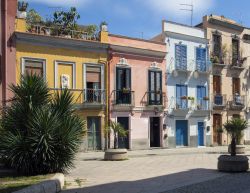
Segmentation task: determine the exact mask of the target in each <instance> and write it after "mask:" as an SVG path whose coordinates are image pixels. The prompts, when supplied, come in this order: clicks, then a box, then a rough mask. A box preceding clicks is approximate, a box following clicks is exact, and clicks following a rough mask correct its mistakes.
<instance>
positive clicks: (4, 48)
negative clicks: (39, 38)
mask: <svg viewBox="0 0 250 193" xmlns="http://www.w3.org/2000/svg"><path fill="white" fill-rule="evenodd" d="M3 2H4V10H3V13H2V14H3V15H2V16H3V18H4V20H3V22H4V23H3V26H4V30H3V36H2V49H3V53H2V54H3V60H2V61H3V64H2V76H3V77H2V105H3V107H4V106H5V105H6V79H7V77H6V76H7V73H6V66H7V0H5V1H3Z"/></svg>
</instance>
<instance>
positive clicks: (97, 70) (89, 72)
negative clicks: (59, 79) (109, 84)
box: [85, 66, 102, 103]
mask: <svg viewBox="0 0 250 193" xmlns="http://www.w3.org/2000/svg"><path fill="white" fill-rule="evenodd" d="M101 94H102V92H101V67H98V66H87V67H86V90H85V95H86V97H85V100H86V102H89V103H100V102H101Z"/></svg>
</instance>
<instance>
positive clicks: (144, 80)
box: [108, 34, 167, 149]
mask: <svg viewBox="0 0 250 193" xmlns="http://www.w3.org/2000/svg"><path fill="white" fill-rule="evenodd" d="M109 44H110V49H109V78H108V83H109V116H110V119H111V120H112V121H115V122H119V123H120V124H122V125H123V126H124V128H125V129H126V130H128V135H127V137H125V138H120V137H119V140H118V141H119V147H120V148H128V149H148V148H150V147H165V146H166V143H165V138H166V137H165V134H166V133H165V128H164V124H163V118H164V111H165V108H166V102H167V101H166V87H164V83H165V77H166V76H165V66H166V63H165V55H166V45H165V43H159V42H153V41H147V40H142V39H136V38H129V37H124V36H118V35H112V34H109ZM111 144H112V143H111Z"/></svg>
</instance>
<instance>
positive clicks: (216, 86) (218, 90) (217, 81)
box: [213, 76, 221, 94]
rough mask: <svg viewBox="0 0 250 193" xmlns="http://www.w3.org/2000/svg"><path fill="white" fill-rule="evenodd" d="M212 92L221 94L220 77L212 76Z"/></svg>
mask: <svg viewBox="0 0 250 193" xmlns="http://www.w3.org/2000/svg"><path fill="white" fill-rule="evenodd" d="M213 91H214V92H213V93H214V94H221V77H220V76H213Z"/></svg>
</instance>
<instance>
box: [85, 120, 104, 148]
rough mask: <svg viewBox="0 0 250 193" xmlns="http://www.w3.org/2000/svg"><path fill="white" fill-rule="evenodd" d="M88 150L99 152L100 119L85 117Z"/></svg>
mask: <svg viewBox="0 0 250 193" xmlns="http://www.w3.org/2000/svg"><path fill="white" fill-rule="evenodd" d="M87 127H88V149H89V150H101V117H87Z"/></svg>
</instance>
